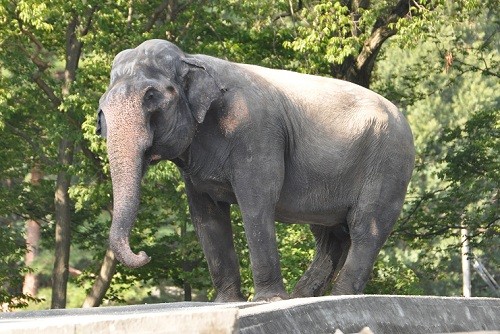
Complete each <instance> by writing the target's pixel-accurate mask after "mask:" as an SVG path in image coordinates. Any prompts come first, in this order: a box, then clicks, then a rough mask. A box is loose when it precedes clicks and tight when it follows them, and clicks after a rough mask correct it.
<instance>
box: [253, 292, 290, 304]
mask: <svg viewBox="0 0 500 334" xmlns="http://www.w3.org/2000/svg"><path fill="white" fill-rule="evenodd" d="M287 299H290V296H289V295H288V294H287V293H283V292H281V293H271V292H268V293H262V294H256V295H255V297H254V298H253V299H252V301H253V302H268V303H269V302H277V301H280V300H287Z"/></svg>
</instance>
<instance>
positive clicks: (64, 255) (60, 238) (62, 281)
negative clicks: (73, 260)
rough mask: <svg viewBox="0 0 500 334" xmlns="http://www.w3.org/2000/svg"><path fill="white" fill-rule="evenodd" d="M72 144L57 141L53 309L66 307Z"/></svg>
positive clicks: (71, 142)
mask: <svg viewBox="0 0 500 334" xmlns="http://www.w3.org/2000/svg"><path fill="white" fill-rule="evenodd" d="M73 146H74V143H73V141H71V140H67V139H61V141H60V143H59V157H58V161H59V164H60V166H61V168H62V169H61V170H60V171H59V173H58V174H57V181H56V191H55V196H54V204H55V218H56V245H55V246H56V247H55V261H54V270H53V272H52V302H51V306H50V307H51V308H53V309H56V308H65V307H66V291H67V282H68V275H69V254H70V240H71V204H70V200H69V194H68V190H69V186H70V181H71V175H69V174H68V172H67V171H66V169H67V167H68V166H70V165H71V163H72V161H73Z"/></svg>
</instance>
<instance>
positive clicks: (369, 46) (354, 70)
mask: <svg viewBox="0 0 500 334" xmlns="http://www.w3.org/2000/svg"><path fill="white" fill-rule="evenodd" d="M416 5H418V3H416V2H415V1H408V0H400V1H399V2H398V3H397V4H396V6H394V8H393V9H392V10H391V11H390V14H389V15H388V16H384V17H379V18H378V19H377V21H376V22H375V24H374V25H373V28H372V32H371V35H370V37H368V38H367V39H366V40H365V42H364V43H363V46H362V47H361V50H360V52H359V54H358V56H357V57H356V58H351V59H347V60H346V61H345V62H344V64H343V65H342V66H341V68H340V73H339V74H340V75H335V74H336V73H334V76H339V77H340V78H342V79H344V80H348V81H351V82H355V83H357V84H359V85H361V86H364V87H368V86H369V84H370V79H371V74H372V71H373V66H374V65H375V59H376V58H377V55H378V53H379V52H380V49H381V48H382V45H383V43H384V42H385V41H386V40H387V39H388V38H389V37H391V36H393V35H395V34H396V32H397V31H396V29H393V28H390V27H389V26H390V25H391V24H393V23H396V22H397V21H398V20H399V19H400V18H403V17H405V16H406V15H407V14H408V13H409V12H410V9H411V7H412V6H416ZM419 6H420V5H419Z"/></svg>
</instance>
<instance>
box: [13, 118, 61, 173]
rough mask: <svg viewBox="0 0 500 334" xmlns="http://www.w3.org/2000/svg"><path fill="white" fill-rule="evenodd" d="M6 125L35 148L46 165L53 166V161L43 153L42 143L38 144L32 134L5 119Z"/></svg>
mask: <svg viewBox="0 0 500 334" xmlns="http://www.w3.org/2000/svg"><path fill="white" fill-rule="evenodd" d="M4 124H5V126H6V127H7V128H8V129H9V130H10V131H11V132H12V133H13V134H14V135H16V136H18V137H19V138H21V139H22V140H24V141H25V142H26V143H27V144H28V145H29V146H31V148H32V149H33V152H36V154H37V155H38V156H39V157H40V161H42V162H43V163H44V164H45V165H48V166H51V165H53V164H52V161H51V160H50V159H49V158H47V156H46V155H45V154H44V153H43V150H42V149H41V147H40V145H39V144H38V142H37V141H35V140H33V139H32V136H30V135H28V134H27V133H25V132H24V131H22V130H20V129H18V128H17V127H15V126H14V125H12V124H10V123H8V122H6V121H4Z"/></svg>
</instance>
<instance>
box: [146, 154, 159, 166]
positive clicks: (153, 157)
mask: <svg viewBox="0 0 500 334" xmlns="http://www.w3.org/2000/svg"><path fill="white" fill-rule="evenodd" d="M161 160H162V158H161V155H159V154H153V155H151V157H150V158H149V164H150V165H156V164H157V163H159V162H160V161H161Z"/></svg>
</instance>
